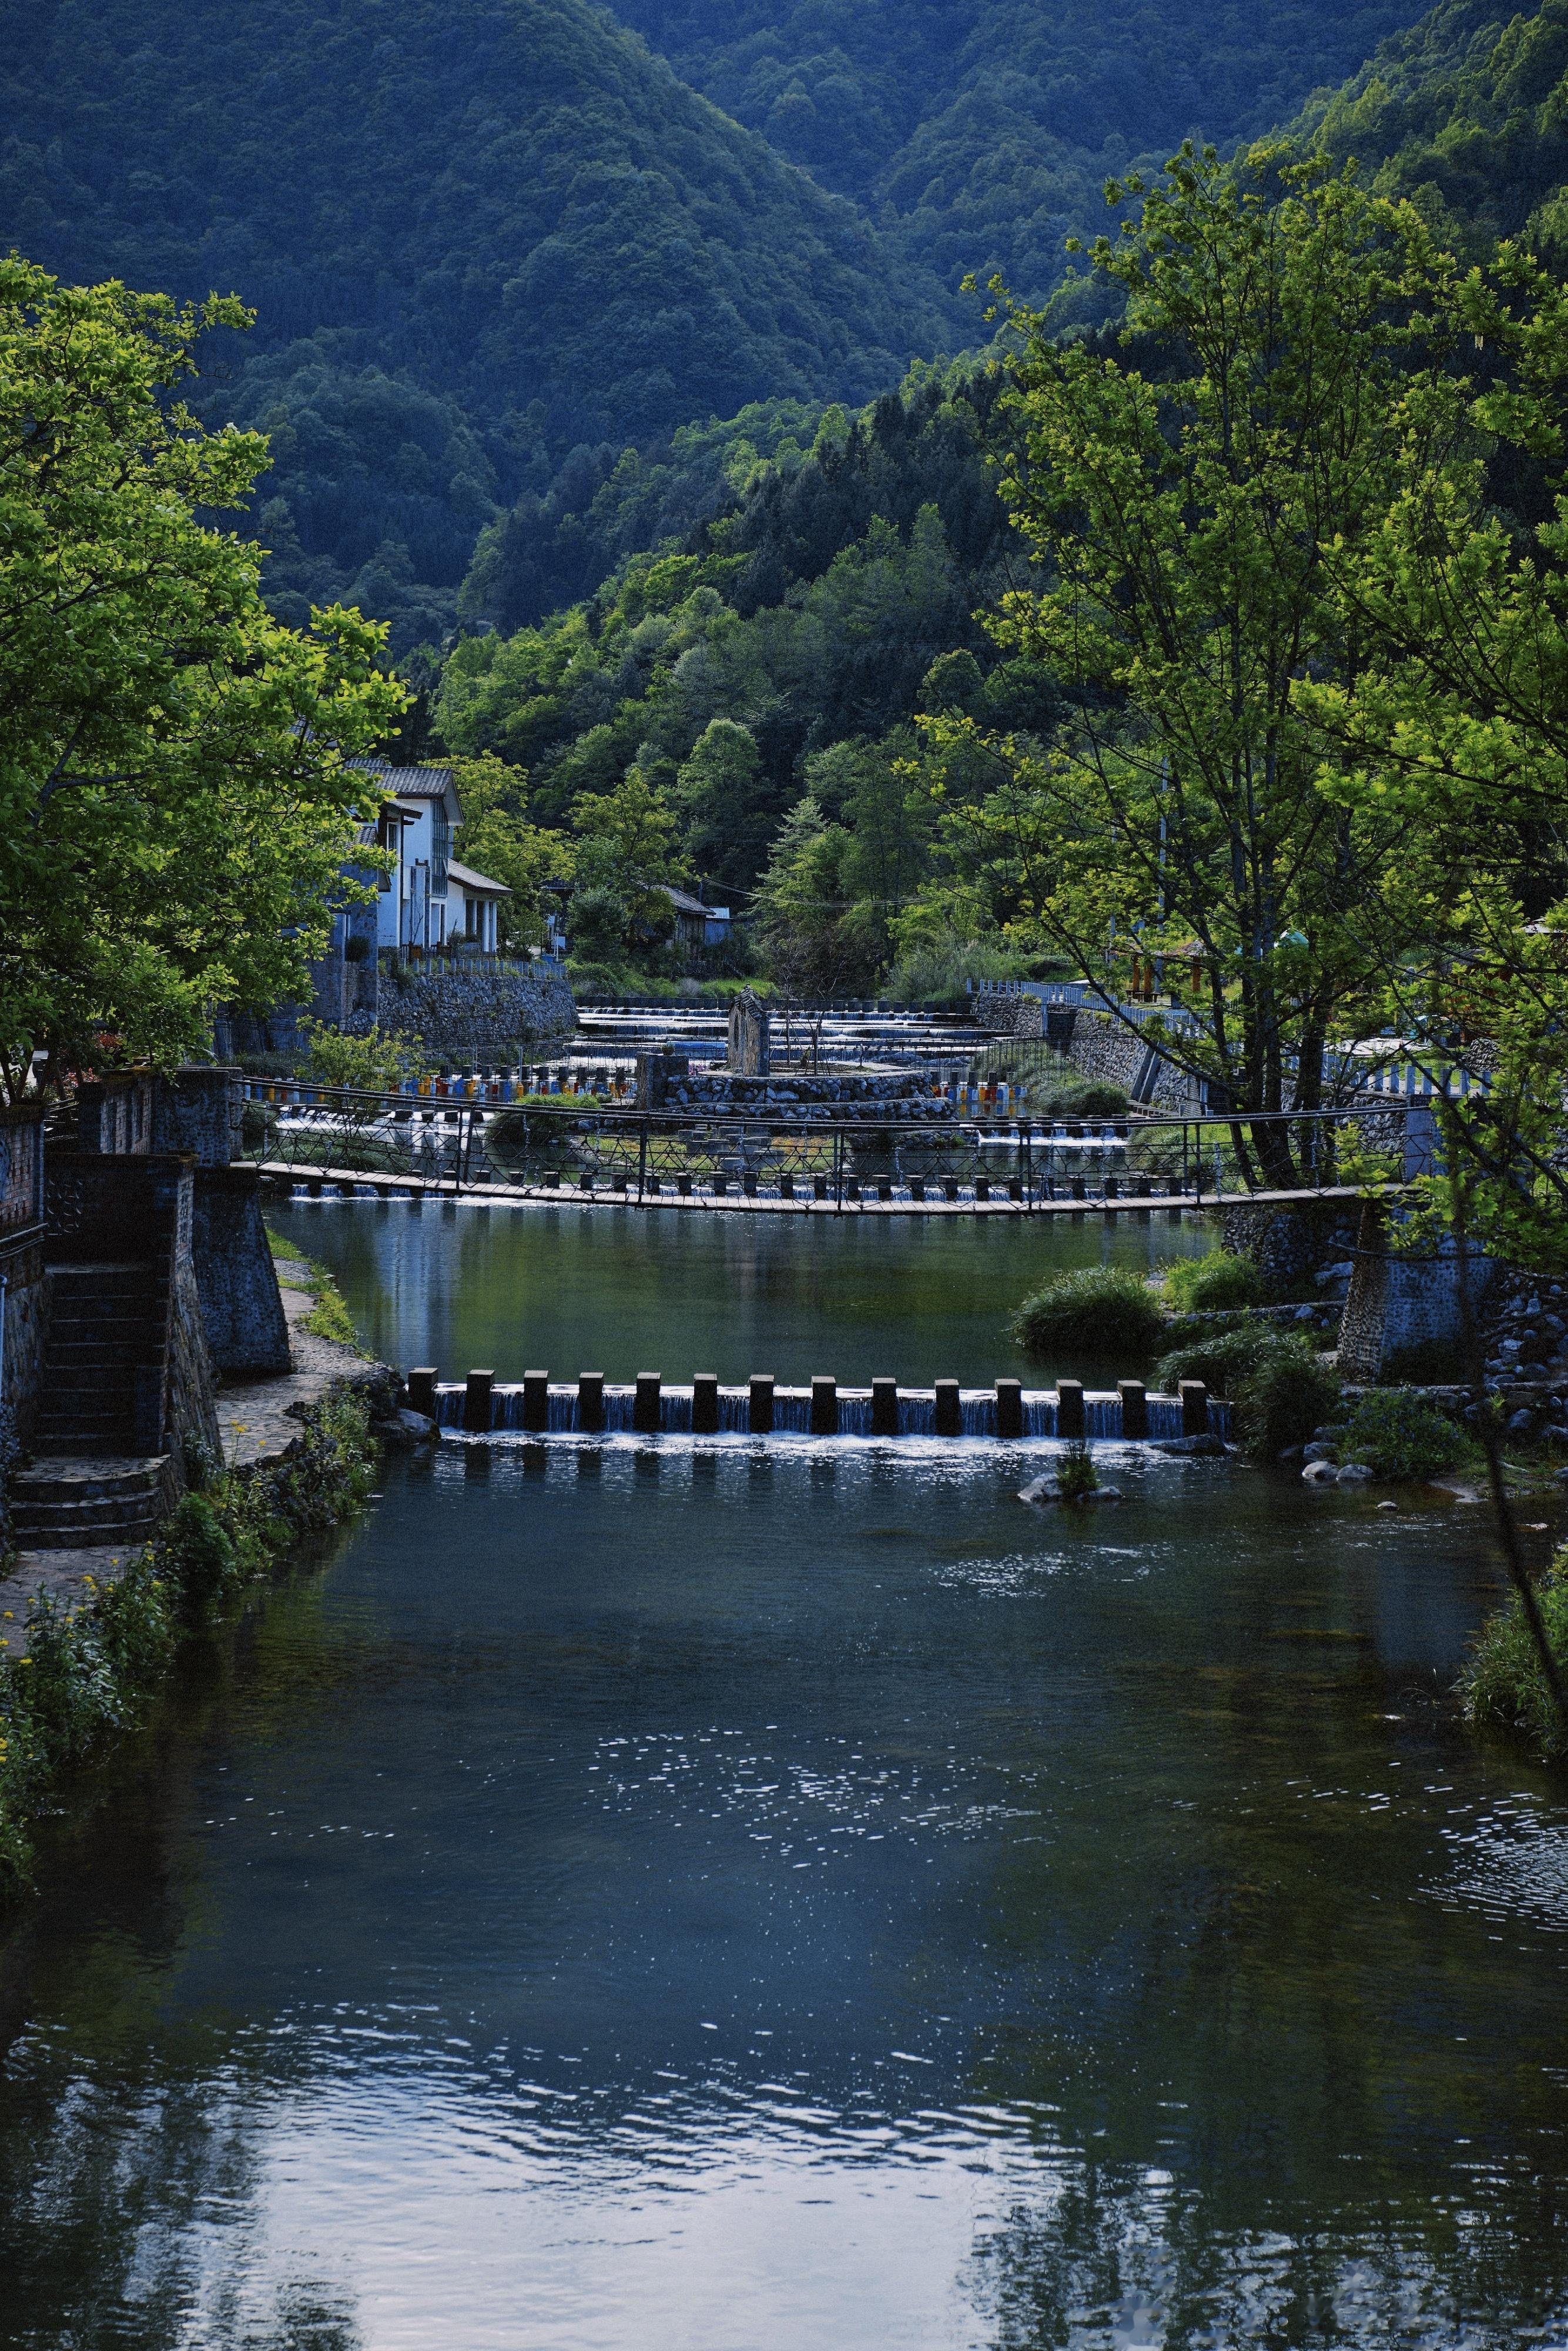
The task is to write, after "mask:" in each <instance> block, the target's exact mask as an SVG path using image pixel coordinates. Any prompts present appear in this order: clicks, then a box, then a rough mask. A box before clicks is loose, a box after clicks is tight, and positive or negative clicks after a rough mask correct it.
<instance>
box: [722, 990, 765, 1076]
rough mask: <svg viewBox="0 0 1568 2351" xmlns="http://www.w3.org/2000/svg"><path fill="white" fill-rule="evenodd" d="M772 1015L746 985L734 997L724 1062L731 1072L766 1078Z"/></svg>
mask: <svg viewBox="0 0 1568 2351" xmlns="http://www.w3.org/2000/svg"><path fill="white" fill-rule="evenodd" d="M771 1023H772V1016H771V1015H770V1014H769V1012H768V1008H767V1006H766V1005H765V1004H763V1003H762V1002H761V1000H760V999H759V998H758V997H756V996H754V995H753V994H752V992H751V990H750V988H749V987H748V988H747V990H746V992H745V994H744V995H743V996H738V997H737V998H736V1000H735V1002H734V1004H732V1005H731V1007H730V1012H729V1037H728V1041H727V1047H726V1050H725V1057H724V1065H725V1068H726V1069H727V1070H728V1071H730V1072H731V1074H732V1075H734V1076H736V1077H741V1078H766V1077H767V1076H768V1075H769V1073H770V1071H771V1070H772V1066H773V1056H772V1041H771Z"/></svg>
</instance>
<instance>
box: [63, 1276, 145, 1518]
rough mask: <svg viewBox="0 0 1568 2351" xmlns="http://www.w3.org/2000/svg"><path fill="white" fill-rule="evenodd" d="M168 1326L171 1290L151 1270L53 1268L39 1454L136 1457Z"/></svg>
mask: <svg viewBox="0 0 1568 2351" xmlns="http://www.w3.org/2000/svg"><path fill="white" fill-rule="evenodd" d="M166 1322H167V1312H166V1302H165V1298H164V1291H163V1285H162V1281H161V1280H160V1279H159V1275H158V1271H157V1269H156V1267H154V1266H152V1265H151V1264H146V1263H138V1262H136V1261H134V1260H130V1261H120V1262H112V1261H111V1262H106V1263H103V1264H87V1265H79V1264H65V1265H55V1266H51V1267H50V1269H49V1335H48V1343H47V1352H46V1356H45V1363H44V1375H43V1379H42V1382H41V1384H40V1386H41V1395H40V1401H39V1407H38V1415H37V1423H36V1426H35V1429H34V1434H33V1450H34V1452H35V1453H37V1454H42V1455H44V1456H46V1457H48V1458H59V1457H61V1456H67V1455H81V1454H85V1455H102V1454H113V1453H120V1454H129V1453H131V1451H132V1449H133V1447H134V1446H135V1441H136V1397H137V1393H138V1389H139V1388H140V1387H141V1385H142V1384H143V1383H144V1382H146V1381H147V1380H148V1379H149V1378H150V1377H151V1378H152V1379H153V1380H157V1379H158V1377H159V1374H160V1369H161V1365H162V1356H163V1347H164V1333H165V1324H166ZM66 1507H68V1508H69V1509H71V1510H76V1509H78V1505H77V1504H75V1503H72V1504H70V1505H68V1506H67V1505H64V1504H62V1508H66ZM71 1523H73V1524H76V1523H87V1522H86V1521H80V1520H72V1521H71ZM107 1539H108V1540H112V1539H113V1538H112V1537H110V1538H107ZM59 1540H61V1541H64V1540H65V1538H64V1537H61V1538H60V1539H59ZM89 1540H90V1538H89Z"/></svg>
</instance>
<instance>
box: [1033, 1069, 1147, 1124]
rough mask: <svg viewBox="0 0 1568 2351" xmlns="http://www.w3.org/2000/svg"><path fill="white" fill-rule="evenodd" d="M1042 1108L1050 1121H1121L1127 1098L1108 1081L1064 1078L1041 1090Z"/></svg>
mask: <svg viewBox="0 0 1568 2351" xmlns="http://www.w3.org/2000/svg"><path fill="white" fill-rule="evenodd" d="M1039 1107H1040V1109H1041V1110H1042V1111H1044V1112H1045V1113H1046V1114H1047V1115H1048V1116H1049V1117H1051V1118H1120V1117H1121V1116H1122V1114H1123V1113H1124V1111H1125V1110H1126V1108H1127V1097H1126V1095H1125V1094H1124V1092H1123V1091H1122V1089H1121V1087H1120V1086H1113V1084H1112V1083H1111V1082H1110V1080H1109V1079H1107V1078H1061V1079H1056V1080H1053V1081H1051V1083H1050V1084H1048V1085H1046V1086H1044V1087H1042V1088H1041V1089H1040V1094H1039Z"/></svg>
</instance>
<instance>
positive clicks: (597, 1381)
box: [577, 1372, 604, 1436]
mask: <svg viewBox="0 0 1568 2351" xmlns="http://www.w3.org/2000/svg"><path fill="white" fill-rule="evenodd" d="M577 1425H578V1426H579V1428H580V1429H582V1430H583V1431H584V1432H585V1434H587V1435H589V1436H596V1435H597V1434H598V1432H599V1431H600V1430H601V1428H602V1427H603V1426H604V1374H603V1373H602V1372H579V1374H578V1375H577Z"/></svg>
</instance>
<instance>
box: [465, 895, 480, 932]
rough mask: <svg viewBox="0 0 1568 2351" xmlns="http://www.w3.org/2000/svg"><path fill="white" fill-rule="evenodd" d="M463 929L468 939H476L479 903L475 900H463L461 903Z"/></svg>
mask: <svg viewBox="0 0 1568 2351" xmlns="http://www.w3.org/2000/svg"><path fill="white" fill-rule="evenodd" d="M463 928H464V931H465V934H466V935H467V936H468V937H469V938H471V939H476V938H477V937H478V935H479V901H478V899H477V898H465V899H464V901H463Z"/></svg>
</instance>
